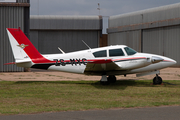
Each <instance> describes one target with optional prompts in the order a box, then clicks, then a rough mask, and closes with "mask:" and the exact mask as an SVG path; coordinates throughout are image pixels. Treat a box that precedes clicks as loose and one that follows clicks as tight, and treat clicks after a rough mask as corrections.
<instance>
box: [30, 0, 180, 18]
mask: <svg viewBox="0 0 180 120" xmlns="http://www.w3.org/2000/svg"><path fill="white" fill-rule="evenodd" d="M178 2H180V1H179V0H30V4H31V7H30V14H31V15H99V11H98V10H97V8H98V3H100V8H101V10H100V14H101V15H102V16H112V15H119V14H123V13H129V12H133V11H138V10H144V9H149V8H154V7H159V6H164V5H169V4H174V3H178Z"/></svg>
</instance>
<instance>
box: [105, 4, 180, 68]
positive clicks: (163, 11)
mask: <svg viewBox="0 0 180 120" xmlns="http://www.w3.org/2000/svg"><path fill="white" fill-rule="evenodd" d="M107 33H108V45H116V44H125V45H128V46H130V47H132V48H133V49H135V50H137V51H139V52H145V53H146V52H147V53H154V54H159V55H164V56H167V57H170V58H172V59H175V60H176V61H177V65H176V66H177V67H180V54H179V52H180V3H177V4H172V5H167V6H162V7H157V8H152V9H147V10H142V11H137V12H133V13H128V14H122V15H117V16H110V18H109V28H108V29H107Z"/></svg>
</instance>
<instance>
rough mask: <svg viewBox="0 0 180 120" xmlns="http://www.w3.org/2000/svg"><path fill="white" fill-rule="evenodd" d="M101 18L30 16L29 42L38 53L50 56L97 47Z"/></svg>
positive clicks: (100, 31) (100, 32) (100, 33)
mask: <svg viewBox="0 0 180 120" xmlns="http://www.w3.org/2000/svg"><path fill="white" fill-rule="evenodd" d="M101 36H102V18H101V17H99V16H55V15H45V16H44V15H40V16H39V15H32V16H30V40H31V41H32V43H33V44H34V45H35V47H36V48H37V49H38V50H39V51H40V53H42V54H45V53H48V54H52V53H61V52H60V51H59V50H58V47H60V48H61V49H62V50H63V51H64V52H72V51H77V50H84V49H88V48H87V46H85V45H84V43H83V42H82V40H83V41H85V42H86V43H87V44H88V45H89V46H90V47H91V48H95V47H98V46H99V39H100V37H101Z"/></svg>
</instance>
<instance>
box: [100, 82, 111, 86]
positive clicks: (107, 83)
mask: <svg viewBox="0 0 180 120" xmlns="http://www.w3.org/2000/svg"><path fill="white" fill-rule="evenodd" d="M100 83H101V84H102V85H109V84H110V82H109V81H100Z"/></svg>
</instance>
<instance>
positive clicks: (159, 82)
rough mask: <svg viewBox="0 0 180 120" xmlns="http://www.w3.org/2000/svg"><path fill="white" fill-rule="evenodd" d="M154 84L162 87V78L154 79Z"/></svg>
mask: <svg viewBox="0 0 180 120" xmlns="http://www.w3.org/2000/svg"><path fill="white" fill-rule="evenodd" d="M153 84H154V85H160V84H162V78H161V77H159V76H156V77H154V79H153Z"/></svg>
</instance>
